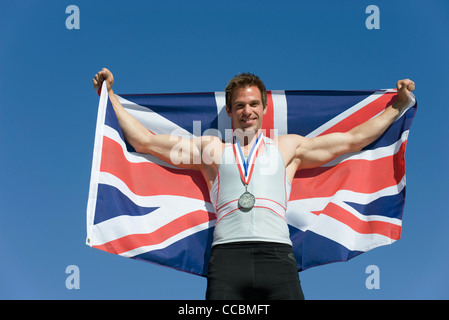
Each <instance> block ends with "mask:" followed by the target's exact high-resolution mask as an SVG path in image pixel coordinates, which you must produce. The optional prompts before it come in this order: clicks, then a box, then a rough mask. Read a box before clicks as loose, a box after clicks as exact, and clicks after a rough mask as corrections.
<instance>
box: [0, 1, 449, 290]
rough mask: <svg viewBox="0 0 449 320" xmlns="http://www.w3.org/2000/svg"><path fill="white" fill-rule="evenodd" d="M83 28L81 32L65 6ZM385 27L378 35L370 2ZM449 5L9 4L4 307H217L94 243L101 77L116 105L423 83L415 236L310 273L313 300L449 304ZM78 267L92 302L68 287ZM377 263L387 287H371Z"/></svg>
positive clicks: (5, 30) (1, 102)
mask: <svg viewBox="0 0 449 320" xmlns="http://www.w3.org/2000/svg"><path fill="white" fill-rule="evenodd" d="M71 4H75V5H77V6H78V7H79V9H80V29H79V30H68V29H67V28H66V26H65V21H66V18H67V17H68V16H69V15H68V14H66V13H65V9H66V7H67V6H68V5H71ZM371 4H374V5H377V6H378V7H379V9H380V29H378V30H368V29H367V28H366V27H365V20H366V18H367V17H368V14H366V13H365V9H366V7H367V6H368V5H371ZM448 33H449V2H448V1H446V0H429V1H417V0H401V1H399V0H397V1H396V0H391V1H379V0H369V1H364V0H343V1H333V0H317V1H282V0H276V1H268V0H257V1H234V0H231V1H197V0H192V1H180V0H179V1H172V0H169V1H143V0H142V1H134V0H129V1H87V0H83V1H79V0H73V1H61V0H57V1H56V0H51V1H31V0H21V1H13V0H1V1H0V152H1V156H0V179H1V180H0V181H1V183H0V216H1V220H0V221H1V222H0V257H1V263H0V298H2V299H204V293H205V288H206V280H205V279H204V278H200V277H197V276H193V275H189V274H185V273H182V272H179V271H174V270H171V269H168V268H164V267H160V266H156V265H152V264H149V263H144V262H139V261H134V260H131V259H126V258H122V257H119V256H116V255H113V254H108V253H105V252H102V251H100V250H96V249H92V248H90V247H88V246H86V245H85V244H84V242H85V236H86V230H85V212H86V206H87V196H88V188H89V180H90V170H91V161H92V150H93V143H94V132H95V122H96V113H97V105H98V96H97V95H96V93H95V92H94V91H93V90H92V83H91V79H92V77H93V75H94V74H95V73H96V72H97V71H98V70H100V69H101V68H102V67H108V68H109V69H110V70H112V71H113V73H114V76H115V91H116V92H117V93H161V92H198V91H220V90H223V88H224V86H225V85H226V83H227V81H228V80H229V79H230V77H232V76H233V75H234V74H236V73H238V72H244V71H249V72H252V73H256V74H258V75H260V76H261V78H262V79H264V81H265V83H266V86H267V88H268V89H298V90H301V89H342V90H345V89H379V88H391V87H394V86H395V83H396V80H399V79H402V78H411V79H413V80H414V81H415V82H416V91H415V94H416V96H417V99H418V103H419V104H418V105H419V107H418V112H417V114H416V117H415V120H414V122H413V125H412V128H411V133H410V136H409V142H408V146H407V152H406V165H407V199H406V204H405V211H404V216H403V229H402V238H401V239H400V240H399V241H397V242H396V243H394V244H392V245H389V246H384V247H380V248H377V249H374V250H372V251H370V252H368V253H364V254H362V255H361V256H359V257H356V258H355V259H353V260H351V261H349V262H345V263H334V264H330V265H326V266H322V267H317V268H314V269H310V270H307V271H304V272H302V273H300V277H301V281H302V286H303V290H304V292H305V296H306V298H308V299H449V274H448V272H447V270H448V269H447V268H448V267H447V266H448V265H449V238H448V232H447V229H448V226H449V212H448V210H447V200H448V198H449V187H448V181H449V174H448V173H449V170H448V169H447V164H448V163H449V144H448V141H449V125H448V123H449V120H448V119H449V108H448V102H447V99H446V97H445V95H446V94H447V91H448V86H449V81H448V77H447V75H448V74H449V59H448V57H449V34H448ZM68 265H77V266H78V267H79V269H80V289H79V290H68V289H66V287H65V280H66V278H67V276H68V274H66V273H65V269H66V267H67V266H68ZM368 265H377V266H378V267H379V269H380V289H378V290H368V289H367V288H366V287H365V279H366V278H367V276H368V275H367V274H366V273H365V269H366V267H367V266H368Z"/></svg>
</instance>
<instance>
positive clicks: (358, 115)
mask: <svg viewBox="0 0 449 320" xmlns="http://www.w3.org/2000/svg"><path fill="white" fill-rule="evenodd" d="M396 96H397V93H396V92H387V93H384V94H383V95H382V96H380V97H379V98H377V99H376V100H374V101H372V102H370V103H368V104H367V105H366V106H364V107H363V108H362V109H360V110H358V111H356V112H354V113H353V114H351V115H350V116H348V117H346V118H344V119H343V120H341V121H340V122H339V123H337V124H335V125H334V126H332V127H331V128H329V129H327V130H326V131H324V132H323V133H321V134H320V136H321V135H325V134H328V133H332V132H347V131H349V130H351V129H352V128H354V127H356V126H358V125H359V124H362V123H363V122H365V121H367V120H369V119H371V118H372V117H374V116H375V115H377V114H378V113H380V112H381V111H382V110H384V109H385V108H386V107H387V106H389V105H391V104H392V103H393V101H394V100H395V99H396Z"/></svg>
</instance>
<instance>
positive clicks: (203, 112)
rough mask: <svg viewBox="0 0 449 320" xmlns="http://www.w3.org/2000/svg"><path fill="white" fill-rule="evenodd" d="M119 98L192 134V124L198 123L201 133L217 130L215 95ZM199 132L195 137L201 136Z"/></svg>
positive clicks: (206, 93)
mask: <svg viewBox="0 0 449 320" xmlns="http://www.w3.org/2000/svg"><path fill="white" fill-rule="evenodd" d="M120 96H121V97H123V98H125V99H127V100H129V101H131V102H134V103H136V104H138V105H139V106H142V107H146V108H148V109H151V110H152V111H153V112H157V113H158V114H160V115H161V116H163V117H165V118H166V119H168V120H170V121H172V122H174V123H176V124H177V125H179V126H180V127H182V128H184V129H185V130H187V131H189V132H190V133H192V134H197V133H196V132H194V127H193V126H194V122H195V121H200V123H201V129H202V130H201V131H204V130H206V129H209V128H215V129H216V128H217V108H216V107H215V108H211V106H215V105H216V102H215V94H214V93H213V92H205V93H180V94H151V95H147V94H143V95H130V94H124V95H120ZM201 134H202V132H200V133H199V134H197V135H201Z"/></svg>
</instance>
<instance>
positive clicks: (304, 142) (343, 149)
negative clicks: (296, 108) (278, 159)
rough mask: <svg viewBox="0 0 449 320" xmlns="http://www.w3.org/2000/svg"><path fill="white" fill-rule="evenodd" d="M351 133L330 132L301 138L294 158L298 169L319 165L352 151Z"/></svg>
mask: <svg viewBox="0 0 449 320" xmlns="http://www.w3.org/2000/svg"><path fill="white" fill-rule="evenodd" d="M353 141H354V139H353V136H352V134H351V133H348V132H346V133H340V132H336V133H331V134H327V135H323V136H319V137H315V138H304V137H303V138H302V139H301V142H300V143H299V145H298V146H297V148H296V153H295V158H296V159H297V161H299V165H298V169H307V168H315V167H319V166H321V165H323V164H325V163H328V162H330V161H332V160H333V159H335V158H336V157H338V156H340V155H342V154H344V153H347V152H351V151H354V150H353V149H354V143H353Z"/></svg>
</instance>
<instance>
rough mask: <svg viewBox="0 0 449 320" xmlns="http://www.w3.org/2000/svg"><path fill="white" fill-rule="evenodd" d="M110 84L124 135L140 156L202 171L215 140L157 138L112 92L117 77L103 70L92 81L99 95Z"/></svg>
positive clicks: (165, 136)
mask: <svg viewBox="0 0 449 320" xmlns="http://www.w3.org/2000/svg"><path fill="white" fill-rule="evenodd" d="M103 81H106V85H107V90H108V95H109V99H110V101H111V103H112V106H113V108H114V111H115V114H116V115H117V119H118V121H119V124H120V127H121V129H122V131H123V135H124V137H125V139H126V141H128V143H130V144H131V145H132V146H133V147H134V149H136V151H137V152H140V153H147V154H151V155H154V156H156V157H158V158H159V159H161V160H163V161H165V162H167V163H170V164H172V165H175V166H177V167H182V168H189V169H196V170H200V167H199V165H201V164H202V163H203V157H202V156H201V150H202V148H203V147H204V145H206V144H207V143H208V142H209V141H210V140H212V139H213V138H209V139H208V138H204V137H198V138H195V139H185V138H181V137H178V136H173V135H165V134H164V135H155V134H153V133H151V132H150V131H149V130H148V129H147V128H145V127H144V126H143V125H142V124H141V123H140V122H139V121H137V120H136V119H135V118H134V117H132V116H131V115H130V114H129V113H128V112H127V111H126V110H125V109H124V108H123V106H122V105H121V103H120V102H119V100H118V99H117V97H116V96H115V94H114V91H113V90H112V86H113V84H114V77H113V75H112V73H111V72H110V71H109V70H108V69H106V68H103V69H102V70H101V71H100V72H98V73H97V74H96V75H95V77H94V78H93V79H92V82H93V85H94V89H95V90H96V91H98V90H99V88H101V85H102V83H103Z"/></svg>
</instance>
